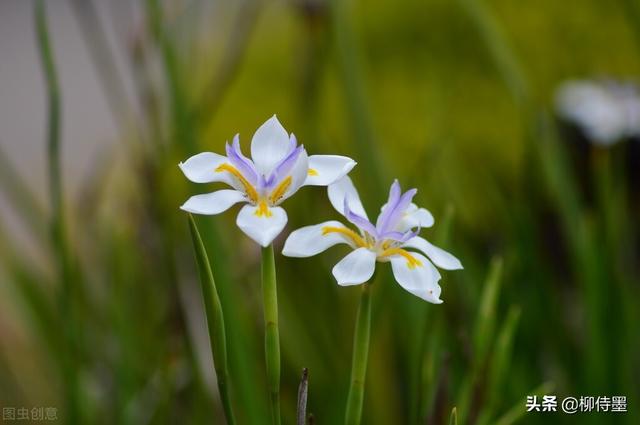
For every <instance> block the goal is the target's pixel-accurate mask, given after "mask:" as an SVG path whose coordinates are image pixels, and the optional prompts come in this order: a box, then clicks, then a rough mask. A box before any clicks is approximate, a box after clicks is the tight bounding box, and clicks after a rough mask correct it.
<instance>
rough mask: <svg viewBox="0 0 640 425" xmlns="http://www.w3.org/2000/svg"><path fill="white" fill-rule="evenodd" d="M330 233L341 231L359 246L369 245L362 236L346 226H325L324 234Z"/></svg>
mask: <svg viewBox="0 0 640 425" xmlns="http://www.w3.org/2000/svg"><path fill="white" fill-rule="evenodd" d="M329 233H340V234H342V235H345V236H346V237H348V238H349V239H351V240H352V241H353V243H355V244H356V245H357V246H359V247H362V248H366V247H367V243H366V242H365V241H364V239H362V236H360V235H359V234H357V233H356V232H354V231H353V230H351V229H347V228H346V227H335V226H325V227H323V228H322V236H326V235H328V234H329Z"/></svg>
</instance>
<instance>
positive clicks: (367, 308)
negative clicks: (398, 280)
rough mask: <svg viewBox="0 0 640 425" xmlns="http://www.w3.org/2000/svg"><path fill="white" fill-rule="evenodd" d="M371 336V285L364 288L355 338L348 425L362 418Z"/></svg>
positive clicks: (348, 400) (347, 413) (346, 417)
mask: <svg viewBox="0 0 640 425" xmlns="http://www.w3.org/2000/svg"><path fill="white" fill-rule="evenodd" d="M370 336H371V284H370V283H365V284H364V285H363V286H362V295H361V296H360V307H359V308H358V318H357V320H356V331H355V334H354V336H353V358H352V363H351V384H350V386H349V395H348V396H347V411H346V414H345V420H344V422H345V424H346V425H358V424H359V423H360V419H361V417H362V404H363V402H364V383H365V378H366V374H367V358H368V356H369V339H370Z"/></svg>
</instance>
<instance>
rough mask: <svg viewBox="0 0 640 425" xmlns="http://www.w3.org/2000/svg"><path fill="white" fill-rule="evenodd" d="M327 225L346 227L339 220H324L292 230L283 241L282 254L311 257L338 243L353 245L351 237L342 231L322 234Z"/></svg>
mask: <svg viewBox="0 0 640 425" xmlns="http://www.w3.org/2000/svg"><path fill="white" fill-rule="evenodd" d="M327 227H335V228H339V229H346V227H345V226H344V225H343V224H342V223H340V222H339V221H325V222H324V223H320V224H316V225H313V226H306V227H303V228H300V229H298V230H295V231H293V232H292V233H291V234H290V235H289V237H288V238H287V241H286V242H285V243H284V248H283V249H282V255H286V256H287V257H311V256H312V255H316V254H319V253H321V252H323V251H325V250H327V249H328V248H331V247H332V246H334V245H337V244H339V243H346V244H349V245H351V246H352V247H355V246H354V245H353V242H352V241H351V239H349V238H348V237H347V236H345V235H344V234H342V233H337V232H329V233H326V234H324V232H323V230H324V229H325V228H327Z"/></svg>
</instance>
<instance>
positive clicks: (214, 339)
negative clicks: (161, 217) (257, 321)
mask: <svg viewBox="0 0 640 425" xmlns="http://www.w3.org/2000/svg"><path fill="white" fill-rule="evenodd" d="M189 230H190V231H191V238H192V240H193V248H194V250H195V252H196V261H197V263H198V272H199V274H200V284H201V286H202V297H203V298H204V309H205V313H206V315H207V328H208V330H209V342H210V343H211V354H212V355H213V365H214V367H215V369H216V376H217V378H218V390H219V391H220V399H221V400H222V407H223V409H224V414H225V417H226V419H227V423H228V424H229V425H233V424H234V423H235V419H234V415H233V409H232V408H231V397H230V394H229V382H228V380H229V369H228V367H227V338H226V332H225V327H224V315H223V313H222V304H221V303H220V298H219V297H218V290H217V289H216V284H215V281H214V280H213V273H212V272H211V264H210V263H209V258H208V256H207V251H206V249H205V247H204V244H203V243H202V238H200V233H199V232H198V228H197V227H196V223H195V221H194V219H193V217H192V216H191V214H189Z"/></svg>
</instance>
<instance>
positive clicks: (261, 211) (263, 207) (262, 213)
mask: <svg viewBox="0 0 640 425" xmlns="http://www.w3.org/2000/svg"><path fill="white" fill-rule="evenodd" d="M254 214H255V215H257V216H258V217H267V218H269V217H271V216H272V215H273V213H272V212H271V210H270V209H269V205H267V201H265V200H264V199H262V200H261V201H260V202H259V203H258V209H256V212H255V213H254Z"/></svg>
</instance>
